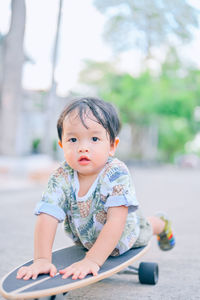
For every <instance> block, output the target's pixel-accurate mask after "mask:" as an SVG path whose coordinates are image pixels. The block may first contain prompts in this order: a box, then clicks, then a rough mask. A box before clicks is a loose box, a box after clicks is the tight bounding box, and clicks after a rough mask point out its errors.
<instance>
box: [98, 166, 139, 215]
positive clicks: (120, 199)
mask: <svg viewBox="0 0 200 300" xmlns="http://www.w3.org/2000/svg"><path fill="white" fill-rule="evenodd" d="M101 194H102V195H103V202H104V209H105V211H107V210H108V208H109V207H117V206H126V207H128V213H131V212H134V211H135V210H137V208H138V206H139V203H138V201H137V197H136V192H135V188H134V185H133V182H132V178H131V175H130V173H129V170H128V168H127V167H126V165H125V164H123V163H120V164H119V163H118V161H117V163H116V164H113V165H111V167H110V168H109V169H108V171H107V173H106V174H105V177H104V180H103V184H102V188H101ZM104 199H105V200H104Z"/></svg>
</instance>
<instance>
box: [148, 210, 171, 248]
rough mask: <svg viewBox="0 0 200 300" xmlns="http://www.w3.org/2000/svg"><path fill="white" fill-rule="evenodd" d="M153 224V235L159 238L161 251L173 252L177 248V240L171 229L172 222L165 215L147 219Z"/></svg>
mask: <svg viewBox="0 0 200 300" xmlns="http://www.w3.org/2000/svg"><path fill="white" fill-rule="evenodd" d="M147 219H148V221H149V223H150V224H151V227H152V230H153V234H154V235H156V236H157V240H158V245H159V247H160V249H161V250H171V249H172V248H173V247H174V246H175V239H174V236H173V233H172V229H171V222H170V221H169V219H168V217H167V216H166V215H164V214H160V215H159V216H151V217H148V218H147Z"/></svg>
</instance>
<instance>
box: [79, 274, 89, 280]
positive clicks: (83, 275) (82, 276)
mask: <svg viewBox="0 0 200 300" xmlns="http://www.w3.org/2000/svg"><path fill="white" fill-rule="evenodd" d="M87 274H88V272H81V274H80V275H79V277H78V278H79V279H83V278H85V276H86V275H87Z"/></svg>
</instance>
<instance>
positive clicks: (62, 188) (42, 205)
mask: <svg viewBox="0 0 200 300" xmlns="http://www.w3.org/2000/svg"><path fill="white" fill-rule="evenodd" d="M78 191H79V181H78V175H77V172H76V171H75V170H73V169H72V168H71V167H70V166H69V165H68V164H67V163H66V162H63V163H62V164H61V166H60V167H59V168H58V169H57V170H56V171H55V172H54V173H53V174H52V175H51V177H50V179H49V182H48V187H47V189H46V191H45V192H44V194H43V197H42V200H41V201H40V202H39V203H38V205H37V207H36V210H35V214H36V215H38V214H40V213H46V214H49V215H51V216H53V217H55V218H57V219H58V220H59V222H62V221H64V228H65V231H66V232H67V233H68V234H69V235H70V236H71V238H72V239H73V240H74V242H75V243H76V244H81V245H83V246H84V247H85V248H87V249H90V248H91V247H92V245H93V244H94V242H95V241H96V239H97V237H98V235H99V233H100V231H101V230H102V228H103V226H104V224H105V223H106V218H107V210H108V208H109V207H114V206H115V207H116V206H122V205H125V206H127V207H128V217H127V221H126V225H125V229H124V231H123V234H122V236H121V238H120V240H119V242H118V244H117V246H116V248H115V249H114V251H113V252H112V254H111V255H114V256H116V255H120V254H122V253H124V252H126V251H128V250H129V249H130V248H131V247H132V246H133V244H134V242H135V240H136V239H137V237H138V236H139V230H140V227H139V222H138V218H137V215H136V213H135V210H136V209H137V207H138V201H137V199H136V195H135V189H134V186H133V184H132V180H131V176H130V173H129V171H128V168H127V167H126V165H125V164H124V163H123V162H121V161H120V160H118V159H117V158H111V157H110V158H109V159H108V161H107V163H106V165H105V167H104V168H103V169H102V171H101V172H100V173H99V175H98V177H97V178H96V180H95V181H94V183H93V184H92V186H91V187H90V189H89V191H88V192H87V194H86V195H85V196H83V197H79V196H78Z"/></svg>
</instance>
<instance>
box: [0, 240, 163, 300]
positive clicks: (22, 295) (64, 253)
mask: <svg viewBox="0 0 200 300" xmlns="http://www.w3.org/2000/svg"><path fill="white" fill-rule="evenodd" d="M149 246H150V245H147V246H145V247H140V248H135V249H131V250H129V251H128V252H126V253H124V254H122V255H120V256H117V257H109V258H108V259H107V260H106V262H105V263H104V265H103V266H102V267H101V269H100V270H99V273H98V275H97V276H93V275H87V276H86V277H85V278H84V279H77V280H73V279H72V278H71V277H70V278H67V279H62V276H61V275H60V274H59V273H57V274H56V276H55V277H53V278H52V277H50V276H49V275H48V274H41V275H39V276H38V278H37V279H36V280H32V279H30V280H27V281H25V280H23V279H20V280H19V279H16V275H17V271H18V269H19V268H20V267H22V266H28V265H30V264H31V263H32V261H29V262H27V263H25V264H24V265H22V266H19V267H18V268H16V269H14V270H13V271H11V272H10V273H9V274H7V275H6V276H5V277H4V278H3V279H2V281H1V284H0V292H1V295H2V296H3V297H4V298H7V299H31V298H35V299H36V298H42V297H48V298H49V299H55V297H56V295H59V294H66V293H67V292H68V291H71V290H73V289H77V288H81V287H84V286H87V285H89V284H92V283H94V282H97V281H99V280H102V279H104V278H106V277H109V276H112V275H113V274H115V273H117V272H121V271H122V270H124V272H128V273H133V274H138V275H139V281H140V282H141V283H145V284H156V283H157V281H158V265H157V264H156V263H141V264H140V266H139V268H134V267H132V266H130V265H131V264H133V263H134V262H135V261H137V260H139V259H140V258H141V257H142V256H143V255H144V254H145V253H146V251H147V250H148V248H149ZM84 256H85V249H83V248H82V247H78V246H72V247H68V248H63V249H60V250H57V251H54V252H53V264H55V266H56V267H57V270H60V269H63V268H65V267H67V266H69V265H71V264H72V263H74V262H76V261H78V260H80V259H82V258H83V257H84ZM127 267H128V268H127ZM59 297H61V296H59ZM57 298H58V296H57Z"/></svg>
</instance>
